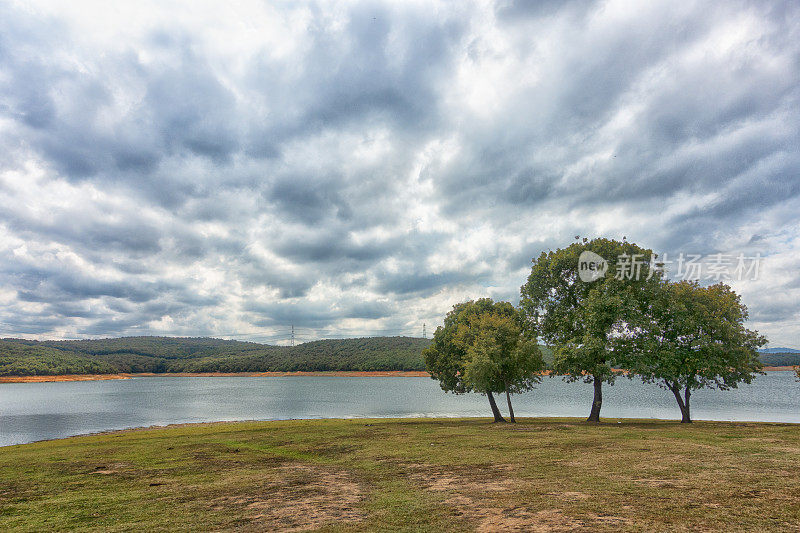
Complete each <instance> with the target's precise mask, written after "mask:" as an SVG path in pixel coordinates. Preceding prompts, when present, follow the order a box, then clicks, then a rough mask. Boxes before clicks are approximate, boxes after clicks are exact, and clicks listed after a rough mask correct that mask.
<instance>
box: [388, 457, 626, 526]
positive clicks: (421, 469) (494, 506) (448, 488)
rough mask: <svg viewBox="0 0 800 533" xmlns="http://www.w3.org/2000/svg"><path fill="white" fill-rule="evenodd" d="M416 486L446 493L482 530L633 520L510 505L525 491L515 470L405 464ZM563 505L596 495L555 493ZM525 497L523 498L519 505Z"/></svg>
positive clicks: (619, 523) (614, 523) (620, 523)
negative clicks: (574, 515) (575, 515)
mask: <svg viewBox="0 0 800 533" xmlns="http://www.w3.org/2000/svg"><path fill="white" fill-rule="evenodd" d="M403 466H404V467H405V468H407V469H408V470H409V473H408V477H409V479H410V480H411V481H413V482H415V483H416V484H418V485H421V486H422V487H423V488H424V489H425V490H430V491H432V492H438V493H444V494H446V495H447V497H446V499H445V503H446V504H447V505H448V506H450V507H452V508H453V509H456V510H457V514H458V515H459V516H462V517H465V518H467V519H469V521H470V522H471V523H474V524H475V525H476V526H475V529H476V531H479V532H493V531H533V532H541V531H555V532H561V531H574V530H576V529H584V528H586V529H594V528H596V527H597V526H601V525H602V526H606V527H615V526H617V527H619V526H623V525H626V524H628V523H629V520H628V519H626V518H623V517H618V516H604V515H595V514H590V515H589V516H588V517H587V519H586V520H582V519H576V518H571V517H569V516H567V515H566V514H565V513H564V511H562V510H561V509H558V508H552V509H550V508H548V509H541V508H535V507H534V506H528V505H515V506H508V505H507V501H508V498H507V496H508V497H510V496H511V495H512V494H513V493H514V492H515V491H518V490H519V489H520V488H522V487H524V486H525V482H524V480H520V479H518V478H517V477H516V476H515V473H514V468H513V466H512V465H492V466H491V467H480V466H471V467H469V468H468V469H463V470H462V469H452V470H448V469H445V468H442V467H436V466H433V465H421V464H405V465H403ZM548 495H549V496H552V497H553V498H556V499H558V500H560V501H561V502H565V503H568V502H578V501H583V500H586V499H588V498H589V497H590V496H589V495H588V494H585V493H583V492H575V491H563V492H558V493H555V492H554V493H549V494H548ZM518 499H519V498H517V500H518Z"/></svg>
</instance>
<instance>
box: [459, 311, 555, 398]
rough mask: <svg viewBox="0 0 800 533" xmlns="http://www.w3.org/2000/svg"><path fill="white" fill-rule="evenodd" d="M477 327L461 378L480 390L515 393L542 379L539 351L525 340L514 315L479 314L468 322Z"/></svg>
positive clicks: (541, 362) (542, 364) (533, 344)
mask: <svg viewBox="0 0 800 533" xmlns="http://www.w3.org/2000/svg"><path fill="white" fill-rule="evenodd" d="M472 328H473V329H475V330H477V333H476V334H475V339H474V340H473V344H472V345H471V346H470V347H469V348H468V350H467V353H468V355H469V357H468V361H467V364H466V366H465V369H464V381H465V382H466V383H468V384H469V386H470V387H471V388H472V389H474V390H476V391H481V392H509V393H513V394H516V393H519V392H524V391H527V390H530V389H532V388H533V386H534V385H536V384H537V383H539V382H540V381H541V380H542V377H541V371H542V370H544V366H545V365H544V361H543V359H542V353H541V351H539V347H538V346H537V345H536V343H535V342H531V341H526V340H525V339H524V338H523V337H522V330H521V327H520V324H519V320H518V319H517V317H509V316H506V315H499V314H485V315H481V316H480V317H478V318H477V320H475V321H474V322H473V323H472Z"/></svg>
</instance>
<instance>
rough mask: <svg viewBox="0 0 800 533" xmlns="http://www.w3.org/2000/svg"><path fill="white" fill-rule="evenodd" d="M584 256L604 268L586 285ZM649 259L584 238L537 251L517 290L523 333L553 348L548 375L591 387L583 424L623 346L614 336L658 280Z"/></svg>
mask: <svg viewBox="0 0 800 533" xmlns="http://www.w3.org/2000/svg"><path fill="white" fill-rule="evenodd" d="M584 252H591V253H592V254H596V257H598V258H599V259H601V260H605V261H606V262H607V265H609V266H608V268H607V269H606V270H605V271H598V272H597V274H598V275H597V276H596V277H595V278H594V279H592V280H590V281H583V280H582V279H581V277H580V276H579V271H578V269H579V266H580V265H579V259H580V258H581V254H583V253H584ZM652 257H653V253H652V251H651V250H648V249H645V248H641V247H639V246H637V245H635V244H633V243H629V242H627V241H625V240H623V241H616V240H609V239H594V240H591V241H589V240H586V239H584V240H583V241H581V242H576V243H573V244H572V245H570V246H568V247H567V248H563V249H558V250H555V251H550V252H543V253H542V254H541V255H540V256H539V257H538V258H537V259H534V260H533V266H532V268H531V273H530V276H529V277H528V280H527V282H526V283H525V285H523V286H522V288H521V291H520V292H521V301H520V305H521V308H522V311H523V313H524V314H525V316H526V323H525V326H526V331H527V332H528V335H529V336H531V337H532V338H537V337H538V338H541V339H542V340H543V341H544V342H545V343H547V344H549V345H551V346H552V347H553V350H554V362H553V370H554V371H555V372H556V373H558V374H562V375H564V376H566V378H567V379H568V380H578V379H582V380H584V381H586V382H591V383H593V384H594V400H593V402H592V409H591V413H590V415H589V421H593V422H596V421H599V420H600V408H601V406H602V400H603V398H602V384H603V383H604V382H608V383H612V382H613V381H614V379H615V377H616V374H615V372H614V368H613V363H614V361H615V359H616V358H618V357H619V356H621V355H622V354H621V353H619V350H620V349H623V347H617V346H615V343H614V339H615V336H616V335H617V334H618V332H619V331H620V330H621V329H624V328H625V327H626V324H627V320H628V317H629V315H630V314H631V313H632V312H633V311H634V310H635V309H638V308H642V307H645V306H646V305H647V300H648V298H649V297H650V295H651V294H652V286H653V285H654V284H657V283H658V280H659V279H660V278H661V272H660V271H658V270H657V269H655V268H653V265H652V264H651V258H652ZM620 261H622V263H621V264H620Z"/></svg>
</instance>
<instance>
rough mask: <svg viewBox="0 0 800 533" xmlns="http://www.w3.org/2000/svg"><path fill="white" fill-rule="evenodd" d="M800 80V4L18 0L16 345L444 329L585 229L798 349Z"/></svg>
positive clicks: (8, 229)
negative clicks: (723, 280) (668, 266)
mask: <svg viewBox="0 0 800 533" xmlns="http://www.w3.org/2000/svg"><path fill="white" fill-rule="evenodd" d="M798 81H800V5H798V4H797V3H796V2H792V1H786V2H724V3H723V2H692V1H686V2H673V1H669V2H646V3H643V2H638V1H631V2H623V1H610V2H584V1H572V2H566V3H563V4H562V3H559V2H543V3H536V7H528V6H527V5H526V4H523V3H522V2H520V3H513V2H509V1H500V2H496V3H492V2H477V3H471V4H467V3H461V2H454V3H441V4H437V3H431V2H424V3H422V2H420V3H414V2H408V1H405V0H404V1H402V2H394V3H388V2H387V3H381V2H357V3H349V2H342V3H338V2H333V3H326V2H320V3H315V2H310V3H301V2H286V3H283V2H276V3H269V2H232V3H229V2H218V3H215V4H211V3H209V4H205V5H204V4H202V3H197V2H191V3H187V4H173V3H171V2H164V1H159V2H155V3H152V4H148V3H146V2H128V3H119V2H105V1H98V2H53V3H49V2H24V3H15V2H10V3H9V2H0V336H19V337H27V338H83V337H98V336H120V335H140V334H156V335H214V336H220V337H226V338H237V339H252V340H258V341H262V342H274V343H285V342H286V341H287V339H288V335H289V330H290V327H291V325H294V326H295V327H296V328H297V337H298V340H308V339H312V338H321V337H345V336H355V335H378V334H387V335H401V334H404V335H414V336H420V335H421V334H422V325H423V323H426V324H427V326H428V331H429V332H430V331H431V329H432V328H434V327H435V325H436V324H439V323H441V319H442V316H443V314H444V313H445V312H446V311H447V310H448V309H449V308H450V306H452V304H454V303H456V302H458V301H462V300H464V299H468V298H476V297H482V296H490V297H493V298H497V299H508V300H511V301H512V302H514V303H516V302H517V301H518V299H519V287H520V285H521V284H522V283H524V281H525V279H526V277H527V273H528V272H529V270H530V261H531V258H532V257H534V256H536V255H538V254H539V253H540V252H541V251H543V250H547V249H551V248H556V247H561V246H564V245H568V244H570V243H571V242H573V241H574V238H575V236H576V235H581V236H586V237H595V236H607V237H614V238H621V237H622V236H627V238H628V240H631V241H634V242H636V243H638V244H641V245H643V246H645V247H649V248H652V249H654V250H657V251H659V252H661V253H666V254H667V256H668V257H669V256H672V257H677V255H678V254H680V253H684V254H700V255H702V256H703V257H707V256H709V255H710V254H715V253H722V254H726V255H730V256H732V257H737V256H738V255H739V254H745V255H746V256H747V257H755V256H756V254H760V256H761V257H762V259H761V261H760V263H759V273H758V276H757V278H758V279H756V280H750V279H745V280H735V279H734V280H732V281H731V284H732V285H733V286H734V287H735V288H736V290H737V291H739V292H740V293H741V294H742V296H743V300H744V302H745V303H746V304H747V305H748V307H749V308H750V314H751V326H752V327H755V328H757V329H759V330H760V331H761V332H762V333H765V334H767V336H768V337H769V338H770V341H771V345H772V346H794V347H800V314H799V313H798V311H800V308H799V307H798V302H800V177H799V176H798V171H800V144H799V143H798V141H799V140H800V132H799V129H800V102H799V101H798V100H799V99H800V88H799V86H798ZM751 277H752V276H751Z"/></svg>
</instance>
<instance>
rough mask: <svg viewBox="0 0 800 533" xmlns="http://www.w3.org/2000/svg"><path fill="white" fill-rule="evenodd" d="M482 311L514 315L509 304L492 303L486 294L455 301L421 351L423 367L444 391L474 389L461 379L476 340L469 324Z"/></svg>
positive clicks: (514, 312)
mask: <svg viewBox="0 0 800 533" xmlns="http://www.w3.org/2000/svg"><path fill="white" fill-rule="evenodd" d="M485 313H495V314H498V315H504V316H508V317H514V316H515V315H516V311H515V310H514V307H513V306H512V305H511V304H509V303H507V302H498V303H497V304H495V303H494V302H493V301H492V300H491V299H489V298H481V299H480V300H477V301H469V302H463V303H460V304H456V305H454V306H453V309H452V310H451V311H450V312H449V313H447V315H446V316H445V317H444V325H442V326H439V327H438V328H436V332H435V333H434V334H433V342H432V343H431V345H430V346H429V347H428V348H427V349H426V350H425V351H423V352H422V356H423V358H424V360H425V369H426V370H427V371H428V373H429V374H430V375H431V377H432V378H433V379H436V380H438V381H439V385H440V386H441V387H442V390H444V391H445V392H452V393H454V394H463V393H465V392H471V391H473V390H474V388H473V387H472V385H471V384H470V383H468V382H467V381H465V380H464V374H465V371H466V366H467V363H468V362H469V358H470V354H469V353H468V350H469V348H470V347H471V346H472V344H473V342H474V341H475V334H476V333H477V332H476V330H474V329H472V328H471V327H470V325H471V323H472V322H474V321H476V320H477V319H478V318H479V317H480V316H481V315H483V314H485Z"/></svg>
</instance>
